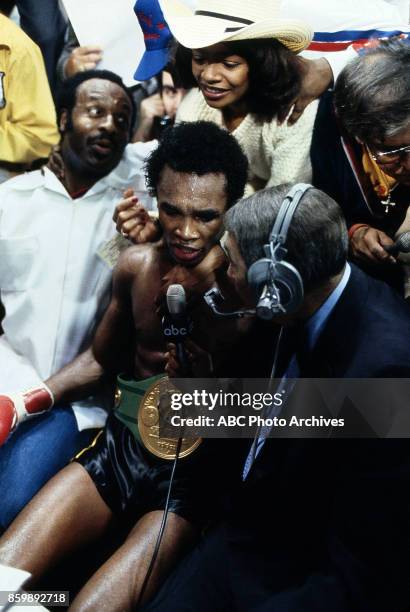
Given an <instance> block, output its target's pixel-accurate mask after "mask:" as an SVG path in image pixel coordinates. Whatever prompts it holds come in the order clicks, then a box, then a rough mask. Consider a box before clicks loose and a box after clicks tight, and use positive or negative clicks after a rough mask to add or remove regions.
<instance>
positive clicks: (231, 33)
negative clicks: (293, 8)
mask: <svg viewBox="0 0 410 612" xmlns="http://www.w3.org/2000/svg"><path fill="white" fill-rule="evenodd" d="M161 4H162V9H163V11H164V15H165V19H166V21H167V23H168V25H169V27H170V30H171V32H172V34H173V36H174V37H175V38H176V39H177V40H178V42H179V43H181V45H183V46H184V47H188V49H200V48H201V47H209V46H211V45H215V44H216V43H219V42H225V41H226V42H228V41H234V40H250V39H255V38H275V39H276V40H278V41H279V42H281V43H282V44H283V45H284V46H285V47H287V48H288V49H290V50H291V51H293V52H294V53H299V52H300V51H303V49H306V47H307V46H308V45H309V43H310V42H311V40H312V36H313V33H312V30H311V28H310V27H309V26H308V25H307V24H306V23H304V22H303V21H297V20H294V19H282V18H281V17H280V0H223V1H221V0H198V2H197V6H196V10H195V12H191V14H190V15H189V16H181V10H182V9H181V4H182V3H181V2H180V1H179V0H161Z"/></svg>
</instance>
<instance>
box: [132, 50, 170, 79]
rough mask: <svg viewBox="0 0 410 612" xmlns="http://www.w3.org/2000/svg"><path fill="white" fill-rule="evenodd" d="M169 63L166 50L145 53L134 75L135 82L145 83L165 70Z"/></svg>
mask: <svg viewBox="0 0 410 612" xmlns="http://www.w3.org/2000/svg"><path fill="white" fill-rule="evenodd" d="M168 61H169V51H168V49H153V50H152V51H145V53H144V55H143V56H142V58H141V61H140V63H139V64H138V67H137V69H136V71H135V73H134V79H135V80H136V81H147V80H148V79H151V78H152V77H154V76H156V75H157V74H159V73H160V72H161V70H163V68H165V66H166V65H167V64H168Z"/></svg>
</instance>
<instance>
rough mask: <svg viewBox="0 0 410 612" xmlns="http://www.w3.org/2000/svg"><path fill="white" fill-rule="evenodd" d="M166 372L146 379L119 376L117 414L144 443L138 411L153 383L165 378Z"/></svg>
mask: <svg viewBox="0 0 410 612" xmlns="http://www.w3.org/2000/svg"><path fill="white" fill-rule="evenodd" d="M163 376H164V374H159V375H158V376H151V378H145V379H144V380H134V379H133V378H125V377H123V376H118V377H117V387H118V389H119V390H120V391H121V397H120V400H119V403H118V404H117V406H116V408H115V416H116V417H117V419H118V420H119V421H121V423H123V424H124V425H126V426H127V427H128V429H129V430H130V431H131V433H132V434H133V435H134V436H135V438H136V439H137V440H138V441H139V442H141V444H143V442H142V440H141V436H140V432H139V429H138V411H139V406H140V403H141V400H142V398H143V397H144V395H145V393H146V392H147V391H148V389H149V388H150V387H152V385H153V384H154V383H155V382H156V381H157V380H159V379H160V378H163Z"/></svg>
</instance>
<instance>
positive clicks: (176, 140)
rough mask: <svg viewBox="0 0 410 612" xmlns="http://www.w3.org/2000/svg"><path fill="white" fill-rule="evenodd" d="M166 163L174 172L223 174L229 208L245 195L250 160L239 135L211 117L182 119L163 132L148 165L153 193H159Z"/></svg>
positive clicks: (147, 174) (149, 182) (147, 170)
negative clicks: (157, 190)
mask: <svg viewBox="0 0 410 612" xmlns="http://www.w3.org/2000/svg"><path fill="white" fill-rule="evenodd" d="M164 166H169V167H170V168H171V169H172V170H174V172H186V173H190V174H197V175H198V176H202V175H204V174H213V173H215V174H217V173H221V174H223V175H224V176H225V178H226V187H225V189H226V195H227V208H229V206H232V204H234V203H235V202H236V201H237V200H239V198H241V197H242V196H243V192H244V189H245V184H246V180H247V174H248V160H247V158H246V156H245V155H244V153H243V151H242V149H241V147H240V145H239V144H238V142H237V141H236V140H235V138H234V137H233V136H231V134H229V132H227V131H226V130H223V129H221V128H220V127H218V126H217V125H215V124H214V123H211V122H209V121H194V122H189V123H188V122H187V123H179V124H177V125H174V126H173V127H169V128H167V129H166V130H165V131H164V132H163V135H162V138H161V140H160V142H159V144H158V147H157V148H156V149H155V150H154V151H153V152H152V153H151V155H150V156H149V157H148V159H147V162H146V165H145V171H146V182H147V187H148V189H149V191H150V193H151V195H154V196H155V195H156V189H157V185H158V183H159V180H160V176H161V172H162V170H163V169H164Z"/></svg>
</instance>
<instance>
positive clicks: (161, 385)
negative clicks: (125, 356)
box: [115, 374, 202, 460]
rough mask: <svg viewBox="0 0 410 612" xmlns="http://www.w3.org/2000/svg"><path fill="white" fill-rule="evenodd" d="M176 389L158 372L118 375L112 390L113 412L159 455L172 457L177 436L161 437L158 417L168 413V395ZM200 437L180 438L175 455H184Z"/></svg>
mask: <svg viewBox="0 0 410 612" xmlns="http://www.w3.org/2000/svg"><path fill="white" fill-rule="evenodd" d="M174 392H178V393H179V391H178V389H177V388H176V387H175V386H174V385H173V384H172V382H171V381H170V379H169V378H168V376H164V375H163V374H160V375H159V376H152V377H151V378H146V379H145V380H133V379H130V378H125V377H123V376H118V378H117V390H116V393H115V416H116V417H117V419H118V420H119V421H121V422H122V423H123V424H124V425H126V426H127V427H128V429H129V430H130V431H131V433H132V434H133V435H134V437H135V438H136V439H137V440H138V441H139V442H140V443H141V444H142V445H143V446H144V447H145V448H146V449H147V450H148V451H149V452H150V453H152V454H153V455H155V456H156V457H159V458H160V459H169V460H173V459H175V454H176V449H177V446H178V439H173V438H161V437H160V435H159V420H160V411H161V417H162V418H164V419H167V416H168V415H171V413H173V411H172V410H171V405H170V399H169V395H170V394H171V393H174ZM201 442H202V438H182V444H181V450H180V452H179V457H187V456H188V455H190V454H191V453H193V452H194V450H196V449H197V448H198V446H199V445H200V444H201Z"/></svg>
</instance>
